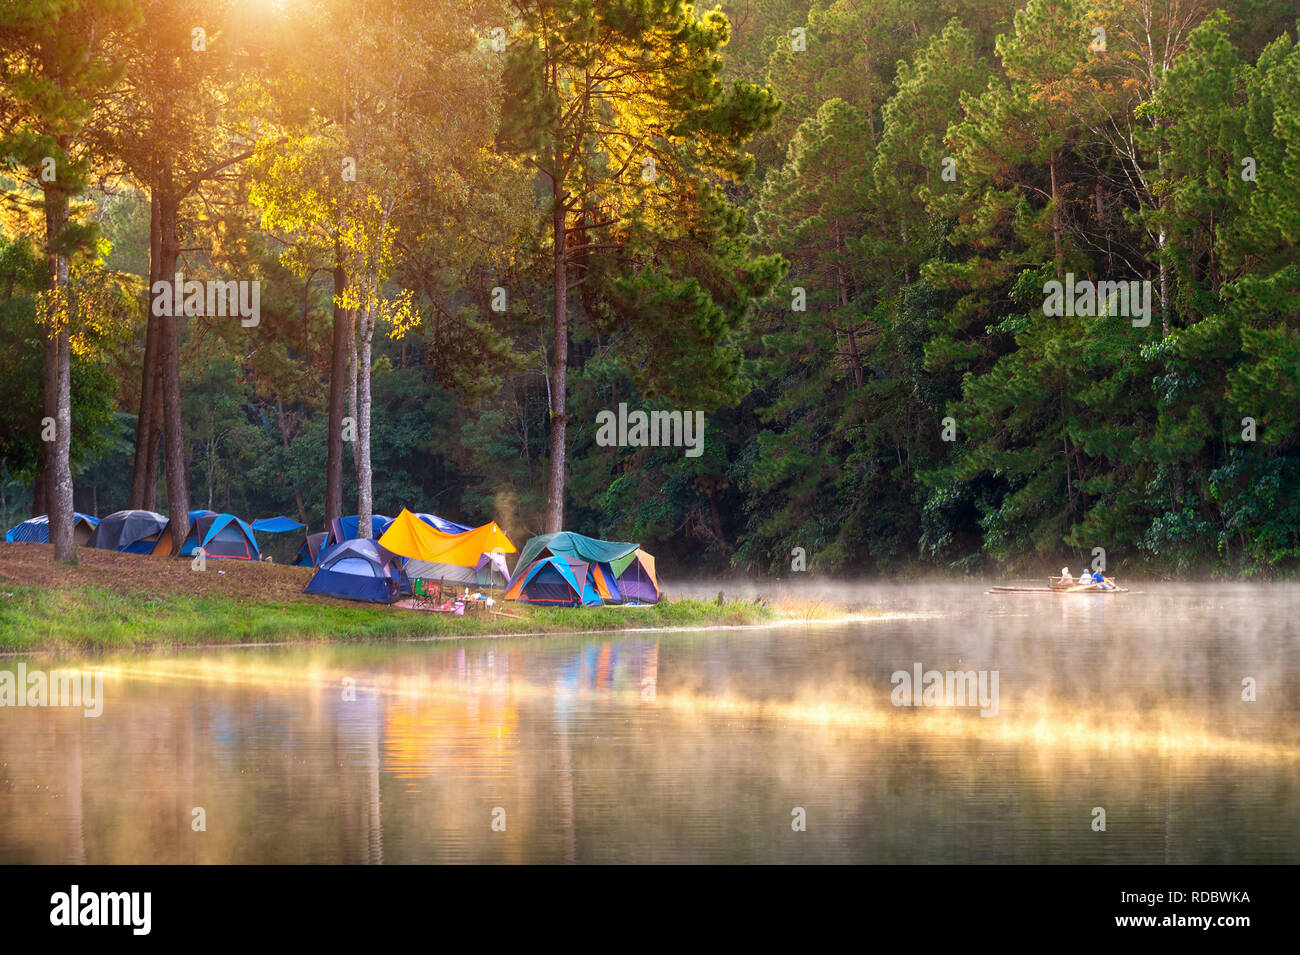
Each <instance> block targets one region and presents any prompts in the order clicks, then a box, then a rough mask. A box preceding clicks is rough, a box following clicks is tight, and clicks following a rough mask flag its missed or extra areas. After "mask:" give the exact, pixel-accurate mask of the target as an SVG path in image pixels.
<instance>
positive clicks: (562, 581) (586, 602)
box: [505, 556, 603, 607]
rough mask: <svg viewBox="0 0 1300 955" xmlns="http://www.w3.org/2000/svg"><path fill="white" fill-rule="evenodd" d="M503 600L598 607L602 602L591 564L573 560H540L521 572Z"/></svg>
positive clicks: (552, 557)
mask: <svg viewBox="0 0 1300 955" xmlns="http://www.w3.org/2000/svg"><path fill="white" fill-rule="evenodd" d="M505 599H506V600H521V601H523V602H524V603H530V604H549V605H550V606H553V607H579V606H581V607H599V606H600V605H601V603H602V602H603V601H602V600H601V595H600V591H599V590H598V588H597V586H596V581H595V579H594V578H593V576H592V572H591V565H590V564H588V563H587V562H586V561H583V560H577V559H575V558H573V557H555V556H551V557H543V558H541V559H540V560H535V561H533V563H532V564H530V565H528V566H527V567H525V568H524V569H523V570H522V571H521V570H518V569H516V571H515V579H514V580H512V581H511V582H510V586H509V588H507V589H506V593H505Z"/></svg>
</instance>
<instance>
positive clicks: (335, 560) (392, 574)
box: [306, 540, 411, 604]
mask: <svg viewBox="0 0 1300 955" xmlns="http://www.w3.org/2000/svg"><path fill="white" fill-rule="evenodd" d="M306 592H307V593H309V594H319V595H321V596H323V597H339V598H341V599H343V600H367V601H370V602H371V603H382V604H386V603H392V602H393V600H395V599H396V598H397V597H398V596H400V595H402V594H409V593H410V592H411V583H410V581H409V580H407V578H406V574H405V573H404V572H403V571H402V565H401V562H400V561H399V560H398V559H397V555H396V554H394V553H393V552H392V551H390V550H388V549H387V548H385V547H380V546H379V544H378V543H376V542H375V541H372V540H349V541H344V542H343V543H341V544H338V545H336V546H335V547H332V548H331V549H330V551H329V553H328V554H323V555H322V556H321V558H320V562H319V563H318V564H317V565H316V573H315V575H314V576H313V577H312V579H311V582H310V583H309V584H307V588H306Z"/></svg>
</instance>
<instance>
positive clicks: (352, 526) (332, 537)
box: [321, 514, 393, 550]
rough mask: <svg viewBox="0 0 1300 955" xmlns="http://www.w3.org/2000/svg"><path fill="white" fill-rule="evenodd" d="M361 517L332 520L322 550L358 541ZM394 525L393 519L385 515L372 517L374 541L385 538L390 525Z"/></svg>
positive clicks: (371, 530)
mask: <svg viewBox="0 0 1300 955" xmlns="http://www.w3.org/2000/svg"><path fill="white" fill-rule="evenodd" d="M359 522H360V517H359V516H358V515H356V514H349V515H348V516H347V517H340V518H338V519H336V520H332V521H330V523H329V527H328V528H327V533H326V537H325V544H324V546H323V547H322V548H321V550H325V549H326V548H329V547H334V546H336V545H338V544H342V543H343V542H344V541H351V540H357V539H358V538H357V525H358V523H359ZM391 523H393V519H392V518H391V517H385V516H384V515H383V514H371V515H370V536H371V539H372V540H378V539H379V538H380V537H383V536H384V531H386V530H388V525H389V524H391Z"/></svg>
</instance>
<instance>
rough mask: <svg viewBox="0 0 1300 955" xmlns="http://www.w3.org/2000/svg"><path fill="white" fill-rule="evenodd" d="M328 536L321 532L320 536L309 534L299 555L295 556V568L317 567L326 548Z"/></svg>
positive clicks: (299, 549)
mask: <svg viewBox="0 0 1300 955" xmlns="http://www.w3.org/2000/svg"><path fill="white" fill-rule="evenodd" d="M326 536H327V535H326V533H325V532H324V531H321V532H320V533H318V534H308V535H307V536H306V537H305V538H303V542H302V546H301V547H299V548H298V553H296V554H294V555H293V563H294V566H295V567H315V566H316V561H317V560H319V559H320V552H321V550H322V549H323V548H324V544H325V538H326Z"/></svg>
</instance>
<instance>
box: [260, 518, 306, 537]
mask: <svg viewBox="0 0 1300 955" xmlns="http://www.w3.org/2000/svg"><path fill="white" fill-rule="evenodd" d="M306 526H307V525H306V524H299V523H298V522H297V521H294V520H290V519H289V518H287V517H284V516H280V517H263V518H262V519H261V520H256V521H253V530H255V531H256V532H257V533H259V534H287V533H288V532H289V531H300V530H302V529H303V528H304V527H306Z"/></svg>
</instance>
